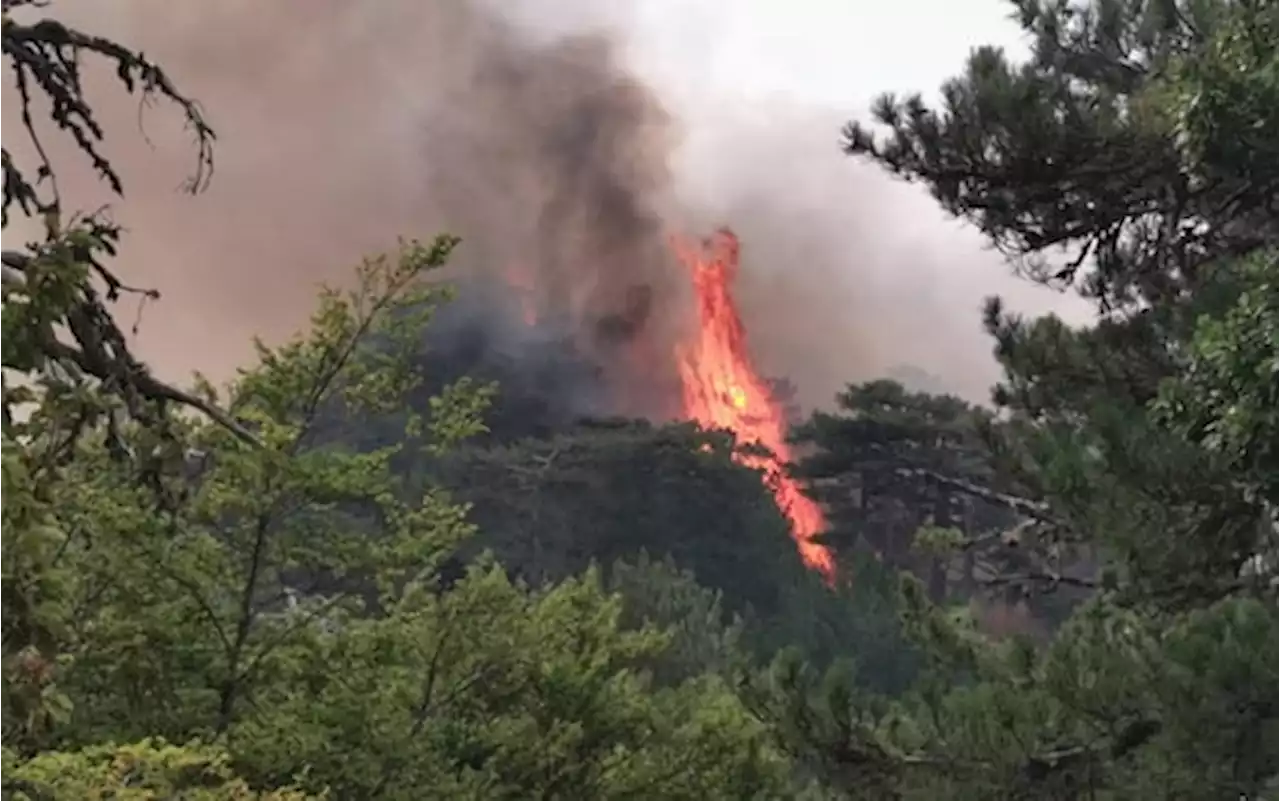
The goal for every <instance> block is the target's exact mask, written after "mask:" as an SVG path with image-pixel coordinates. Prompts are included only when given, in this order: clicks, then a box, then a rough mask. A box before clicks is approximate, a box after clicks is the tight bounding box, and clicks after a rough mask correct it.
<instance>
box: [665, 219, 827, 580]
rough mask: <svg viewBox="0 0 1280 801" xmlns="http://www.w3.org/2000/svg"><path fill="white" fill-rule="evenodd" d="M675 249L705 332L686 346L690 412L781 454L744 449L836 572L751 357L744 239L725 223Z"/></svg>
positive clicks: (821, 564) (797, 530) (806, 551)
mask: <svg viewBox="0 0 1280 801" xmlns="http://www.w3.org/2000/svg"><path fill="white" fill-rule="evenodd" d="M675 249H676V253H677V255H679V257H680V261H681V262H683V263H684V265H685V266H686V267H687V268H688V269H689V271H690V273H692V277H693V286H694V290H695V292H696V294H697V301H698V331H697V334H696V336H695V337H694V339H693V341H692V342H689V343H686V344H685V345H683V346H681V347H680V348H678V357H679V358H678V362H679V368H680V379H681V384H682V389H683V404H684V414H685V416H686V417H688V418H689V419H691V420H696V421H697V422H699V423H701V424H702V425H703V426H705V427H707V428H720V429H728V430H730V431H732V432H734V434H736V435H737V437H738V440H739V441H740V442H744V443H749V442H758V443H760V444H761V445H763V446H764V447H765V448H767V449H768V450H769V451H770V453H771V454H773V455H772V456H756V455H747V454H743V455H741V456H740V458H739V460H740V461H741V462H742V463H743V464H746V465H748V466H749V467H754V468H757V469H760V470H763V471H764V474H765V480H766V482H767V483H768V485H769V488H770V490H771V491H772V492H773V494H774V497H775V498H776V500H777V502H778V507H779V508H780V509H781V510H782V512H783V513H784V514H785V515H786V516H787V519H788V520H790V522H791V535H792V537H793V538H794V539H795V541H796V545H797V547H798V548H799V550H800V557H801V558H802V559H803V560H804V562H805V564H806V565H808V566H809V567H810V568H812V569H815V570H818V571H820V572H821V573H822V574H823V575H824V576H826V577H827V578H828V579H830V578H831V577H832V575H833V571H834V563H833V561H832V558H831V553H830V552H829V551H828V550H827V549H826V548H825V547H823V546H822V545H821V544H819V543H817V542H814V538H815V537H816V536H817V535H818V534H819V533H821V532H822V530H823V528H824V526H825V520H824V517H823V514H822V509H821V508H820V507H819V506H818V504H817V503H816V502H815V501H814V500H813V499H812V498H810V497H809V496H807V495H805V494H804V492H802V491H801V489H800V486H799V484H797V482H796V481H795V479H794V478H792V477H791V476H789V475H787V474H786V473H785V472H784V471H783V468H782V466H783V464H785V463H786V462H789V461H791V448H790V446H789V444H788V443H787V440H786V430H787V425H786V419H785V415H784V413H783V410H782V408H781V407H780V406H779V404H778V403H777V401H776V400H775V399H774V398H773V395H772V393H771V392H770V390H769V387H768V385H767V384H766V383H765V382H764V381H763V380H762V379H761V378H760V376H759V375H757V374H756V371H755V367H754V366H753V365H752V363H751V358H750V354H749V353H748V351H747V332H746V328H745V327H744V326H743V324H742V318H741V317H740V316H739V315H738V309H737V306H736V305H735V303H734V298H733V295H732V292H731V285H732V284H733V281H734V278H735V277H736V276H737V273H738V239H737V237H736V236H735V235H734V234H733V233H732V232H731V231H728V230H721V231H719V232H718V233H717V234H716V236H715V237H714V238H713V239H711V240H710V241H707V242H703V243H702V246H701V247H696V248H695V247H691V246H690V245H689V244H688V243H684V242H680V241H677V242H676V243H675Z"/></svg>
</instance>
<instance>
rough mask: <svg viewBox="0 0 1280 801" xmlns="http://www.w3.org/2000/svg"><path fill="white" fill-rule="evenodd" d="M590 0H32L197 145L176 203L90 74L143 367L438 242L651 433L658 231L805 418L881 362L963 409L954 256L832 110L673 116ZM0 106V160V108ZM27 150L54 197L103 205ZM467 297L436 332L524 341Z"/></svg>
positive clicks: (156, 129)
mask: <svg viewBox="0 0 1280 801" xmlns="http://www.w3.org/2000/svg"><path fill="white" fill-rule="evenodd" d="M595 5H596V4H591V3H588V2H586V0H581V1H580V2H559V3H551V2H546V3H538V4H536V7H537V9H538V10H539V12H540V14H541V16H540V17H538V24H537V25H536V26H533V27H531V26H530V25H529V24H528V21H527V19H526V21H525V22H524V23H521V24H516V23H513V22H511V21H509V20H507V19H505V18H504V17H503V12H500V11H498V10H496V9H499V8H500V7H501V6H500V4H498V3H489V4H486V3H481V2H479V0H473V2H439V3H425V2H415V1H414V0H365V1H364V2H354V1H353V0H275V1H274V2H271V3H255V2H249V0H221V2H216V3H207V2H204V3H202V2H194V1H189V2H174V0H113V2H112V3H109V4H102V3H93V2H90V0H60V2H58V3H56V4H54V6H53V11H54V12H55V13H57V14H59V15H60V16H62V17H63V18H65V19H68V20H69V21H71V22H73V23H75V24H79V25H81V26H83V27H85V28H87V29H92V30H94V31H97V32H101V33H103V34H105V35H108V36H111V37H113V38H117V39H119V40H120V41H122V42H124V43H127V44H130V45H132V46H135V47H137V48H140V49H142V50H144V51H145V52H146V53H147V54H148V55H149V56H151V57H152V58H154V59H156V60H158V61H160V62H161V63H162V64H164V65H165V66H166V68H167V70H168V72H169V73H170V75H171V77H172V78H173V79H174V80H175V82H177V83H178V84H180V85H181V86H182V87H183V88H184V90H185V91H187V92H188V93H190V94H191V95H193V96H195V97H197V98H199V99H200V101H201V102H202V104H203V105H204V107H205V109H206V112H207V115H208V117H209V119H210V121H211V122H212V124H213V125H214V127H215V128H216V129H217V131H218V134H219V143H218V150H217V172H216V173H215V175H214V179H213V183H212V185H211V187H210V188H209V190H208V191H207V192H206V193H204V194H203V195H200V196H198V197H194V198H192V197H186V196H184V195H181V194H179V193H178V191H177V186H178V185H179V183H180V182H181V179H182V177H183V176H184V170H185V168H186V167H187V166H188V159H190V158H191V155H192V154H191V153H190V152H189V151H188V150H187V149H185V147H184V145H185V144H186V141H185V140H184V138H183V136H182V133H181V131H180V130H179V129H178V126H177V124H176V120H175V116H174V115H173V114H172V113H169V112H167V111H166V110H165V109H164V108H163V107H156V108H152V109H146V110H142V111H141V112H140V110H139V108H138V106H137V103H136V100H134V99H131V98H128V97H127V96H124V95H122V94H121V92H120V91H119V90H118V88H117V87H115V86H114V85H112V84H111V83H110V81H109V79H108V77H107V76H106V75H97V76H92V75H91V76H90V77H91V80H90V87H91V91H92V92H93V93H94V95H95V97H96V98H97V107H98V109H99V112H100V117H101V119H102V122H103V124H104V127H105V128H106V129H107V131H108V137H109V140H108V143H107V150H108V153H109V154H110V155H111V157H112V158H113V160H114V161H115V163H116V165H117V167H118V168H119V170H120V172H121V173H122V174H123V175H124V176H125V182H126V198H125V200H123V201H120V202H114V209H115V216H116V218H117V219H118V220H119V221H120V222H121V223H123V224H124V225H125V226H126V227H127V228H128V229H130V231H131V233H130V235H129V237H128V238H127V241H126V243H125V247H124V248H123V251H122V254H121V263H122V265H124V266H122V268H121V269H122V272H124V273H125V274H126V275H127V276H128V277H129V279H130V280H131V281H132V282H133V283H135V284H146V285H150V286H155V287H157V288H158V289H160V290H161V292H162V293H163V294H164V299H163V300H162V302H161V303H159V304H153V305H152V306H150V307H149V308H148V309H147V310H146V315H145V317H144V318H143V324H142V326H141V328H140V334H139V342H138V346H139V348H140V349H141V350H142V352H143V353H144V355H146V356H148V357H149V358H151V359H152V360H154V362H155V363H156V364H157V365H158V366H159V367H160V369H161V370H163V371H164V372H167V373H169V374H171V375H172V374H176V373H177V374H180V373H182V372H186V371H188V370H190V369H193V368H199V369H202V370H204V371H207V372H209V373H211V374H213V375H214V376H225V375H226V374H228V373H229V371H230V370H231V369H232V368H233V367H234V366H235V365H237V364H240V363H242V362H243V361H244V360H245V359H247V358H249V357H250V354H251V352H252V351H251V348H250V345H249V339H250V336H251V335H254V334H260V335H262V336H263V337H264V338H266V339H268V340H275V339H279V338H281V337H284V336H286V335H288V334H290V333H291V332H293V331H294V330H296V329H297V328H298V327H299V326H300V325H302V324H303V323H304V322H305V315H306V314H307V313H308V311H309V310H310V307H311V302H312V299H313V297H314V291H315V288H316V285H317V284H318V283H319V282H321V281H329V282H340V281H342V280H343V279H344V278H345V277H346V276H347V275H349V272H348V271H349V269H350V267H351V266H352V265H353V264H354V263H356V262H357V261H358V260H359V259H360V258H361V257H362V256H364V255H366V254H369V253H374V252H379V251H384V250H386V249H388V248H389V247H390V246H392V245H393V244H394V242H395V240H396V237H398V236H413V237H429V236H430V235H432V234H433V233H435V232H437V231H449V232H452V233H456V234H459V235H460V236H462V237H463V240H464V242H463V245H462V248H461V250H460V251H459V254H458V259H457V261H456V264H455V266H454V268H453V270H452V273H451V275H453V276H454V277H457V278H458V279H459V280H460V281H462V282H464V283H469V284H473V285H477V286H479V285H489V286H492V285H495V284H501V285H502V286H505V287H508V288H510V287H512V286H515V287H519V288H522V289H521V291H522V292H523V293H524V294H525V295H526V296H527V299H528V300H529V301H530V302H531V305H532V306H533V307H534V308H535V310H536V315H537V318H538V323H539V326H541V327H544V328H545V327H550V328H552V329H554V330H555V331H556V332H558V333H561V334H564V335H566V336H569V337H570V338H571V339H572V340H573V341H574V342H575V344H576V345H577V347H579V348H581V349H583V350H584V351H585V352H588V353H590V354H592V355H593V356H594V357H595V358H596V359H597V360H598V361H600V362H601V363H603V364H604V365H605V367H606V368H607V369H608V370H611V371H612V373H611V376H610V381H609V382H608V383H609V385H610V386H611V387H613V389H614V392H613V394H612V398H611V399H610V401H609V403H610V404H611V405H612V406H613V408H614V410H616V411H618V412H620V413H638V412H654V411H655V410H658V409H659V407H660V406H661V400H662V398H663V396H664V394H665V393H666V391H667V387H666V385H665V383H664V382H666V381H668V380H669V379H670V372H669V371H670V364H669V359H670V351H671V343H672V342H673V341H674V337H675V336H677V335H678V334H679V325H680V323H681V321H682V320H683V319H684V311H685V309H684V307H683V305H682V304H683V302H684V301H683V293H684V292H685V291H686V290H685V288H684V276H683V273H682V270H681V268H680V267H679V266H678V265H675V264H673V263H672V260H671V257H670V255H669V253H668V249H667V244H666V237H667V235H668V234H669V233H673V232H687V233H693V234H698V233H702V232H704V231H705V230H708V229H710V228H712V227H714V226H717V225H721V224H728V225H730V226H731V227H733V228H734V229H735V230H736V231H737V232H738V233H739V234H740V235H741V237H742V241H743V244H744V260H745V263H744V274H743V277H742V286H741V287H740V288H739V291H740V296H741V299H742V303H743V306H744V312H745V314H744V317H745V319H746V323H747V326H748V328H749V330H750V332H751V337H752V344H753V347H754V349H755V351H756V353H757V354H758V356H759V358H760V360H761V361H762V363H763V366H764V368H765V370H766V372H768V373H770V374H773V375H783V374H785V375H788V376H789V377H790V378H791V379H792V380H793V381H794V383H796V384H797V385H798V386H799V388H800V399H801V400H802V401H803V402H805V403H806V404H809V405H813V404H817V403H822V402H825V401H826V400H828V399H829V398H830V397H831V395H832V393H834V391H835V390H836V389H838V388H839V386H841V385H842V384H843V383H845V382H847V381H850V380H857V379H863V378H869V377H871V376H872V375H875V374H878V373H882V372H884V371H886V370H888V369H889V368H891V367H893V366H894V365H895V364H898V363H900V362H910V363H913V364H919V365H920V366H921V367H923V368H924V369H926V370H929V371H930V372H942V374H943V376H944V379H945V380H946V381H948V382H949V385H950V386H951V387H952V388H954V389H956V390H959V391H962V392H965V393H966V394H969V395H970V396H975V395H976V396H979V397H980V396H981V395H982V394H983V390H984V387H985V385H986V384H987V383H989V380H990V378H991V376H992V372H993V371H992V366H991V363H990V359H989V358H988V357H987V356H986V351H987V346H986V344H985V342H983V340H982V338H981V335H980V333H979V331H978V318H977V304H978V302H979V300H980V298H981V295H982V294H984V293H985V291H986V290H985V288H984V289H975V288H974V287H973V286H971V284H972V280H971V279H970V278H966V277H965V274H964V272H963V271H961V270H959V269H956V268H957V265H958V264H959V263H961V262H965V261H966V260H967V261H969V262H973V261H975V257H976V254H977V253H978V250H977V247H976V244H975V240H974V239H973V238H972V237H971V236H970V235H968V234H965V233H962V232H958V231H955V230H952V231H946V230H944V229H943V228H942V226H941V223H940V218H939V216H938V215H937V213H936V212H935V211H933V210H932V209H931V208H929V204H928V202H927V199H924V200H922V198H921V196H920V195H919V193H917V192H912V191H908V190H906V189H904V188H903V187H902V186H900V185H896V184H892V183H891V182H889V181H887V179H885V178H883V176H880V175H879V174H877V173H876V172H875V171H874V170H871V169H870V168H865V167H859V166H857V165H854V164H852V163H850V162H849V161H848V160H847V159H844V158H843V157H842V156H841V155H840V154H839V152H838V148H837V141H836V134H837V131H838V127H839V124H840V122H841V121H842V116H843V115H841V114H838V113H834V112H830V111H826V110H821V109H818V110H815V109H806V108H803V107H787V106H786V105H785V104H778V105H776V106H774V107H771V108H770V109H768V110H767V111H765V112H758V111H753V110H750V109H747V108H746V107H745V106H734V105H732V104H727V105H717V104H714V103H710V104H705V105H699V104H698V103H697V102H696V101H695V102H693V103H692V105H691V103H690V98H695V99H696V98H697V96H698V95H697V92H696V88H694V89H691V88H690V87H687V86H686V87H671V86H658V87H655V86H654V85H652V82H651V81H646V80H645V79H644V78H643V77H642V76H641V75H640V74H639V73H638V71H637V70H636V68H635V66H634V65H633V64H632V63H631V61H630V59H629V57H628V55H627V48H626V45H628V43H629V42H628V35H629V34H628V26H627V20H626V19H625V17H619V16H618V15H617V14H614V15H612V19H610V20H609V22H611V23H612V25H613V27H612V28H607V29H600V28H598V27H597V26H596V24H595V23H596V22H598V21H599V20H593V19H592V18H591V9H592V8H594V7H595ZM534 16H537V15H527V18H532V17H534ZM534 27H536V30H535V29H533V28H534ZM677 89H679V90H680V91H677ZM5 109H6V113H5V115H4V135H5V137H6V143H14V142H15V141H16V140H17V139H18V138H19V136H20V131H19V129H18V126H17V125H16V122H17V121H16V120H15V119H14V115H13V114H12V113H11V112H12V110H13V109H14V103H13V97H12V93H11V92H10V90H9V89H8V88H6V89H5ZM140 126H141V131H140V130H139V128H140ZM53 149H54V153H55V158H56V159H58V160H59V162H60V163H61V164H62V165H63V175H62V189H63V193H64V195H67V196H69V197H72V198H76V199H77V200H79V205H80V206H81V207H83V208H86V209H88V208H94V207H96V206H97V205H99V204H100V203H101V202H107V201H113V199H112V198H111V197H110V196H108V195H107V194H106V193H105V191H104V190H103V189H102V187H100V186H99V185H97V184H96V183H95V181H94V180H93V178H92V176H91V175H90V174H89V172H88V170H87V169H85V168H84V167H85V165H84V164H83V162H82V160H79V159H78V158H77V155H76V154H75V153H74V152H72V151H71V150H70V149H69V148H68V147H66V146H65V144H63V143H59V145H58V146H56V147H54V148H53ZM18 233H19V234H20V233H21V232H20V231H19V232H18ZM977 260H980V259H977ZM990 274H991V273H988V275H990ZM1002 289H1003V288H1002ZM491 296H492V293H488V294H486V293H480V292H477V293H475V294H474V296H473V297H472V298H471V299H470V300H468V299H466V298H464V300H463V302H462V304H460V306H459V311H465V312H466V313H467V314H472V315H480V316H485V318H486V324H487V325H488V326H489V328H490V329H491V332H492V333H493V335H494V336H495V337H496V338H497V339H498V340H500V341H508V342H511V343H517V344H518V343H519V342H520V341H521V340H522V338H524V337H526V336H528V329H527V327H526V326H525V324H524V322H523V321H522V320H521V319H520V315H518V314H512V313H511V311H510V305H509V304H507V305H505V306H504V305H502V304H493V303H489V302H487V301H485V300H484V298H487V297H491ZM499 308H501V311H496V309H499ZM940 367H942V368H945V369H944V370H940V369H939V368H940Z"/></svg>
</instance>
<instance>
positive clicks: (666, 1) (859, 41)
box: [492, 0, 1020, 109]
mask: <svg viewBox="0 0 1280 801" xmlns="http://www.w3.org/2000/svg"><path fill="white" fill-rule="evenodd" d="M492 1H493V2H495V3H499V2H500V0H492ZM501 5H502V7H503V10H504V13H505V14H507V15H513V14H514V15H517V16H519V17H520V18H522V19H523V20H524V21H525V22H527V23H530V24H531V25H533V26H535V27H549V28H551V29H553V30H556V29H559V30H563V28H564V27H576V26H577V25H581V24H583V23H586V24H591V23H597V24H600V23H602V24H609V23H611V22H614V23H619V22H620V21H621V20H624V19H625V20H626V24H625V27H626V29H627V30H628V31H629V33H630V34H631V35H632V39H633V55H634V58H635V61H636V64H637V65H638V66H639V67H640V69H642V70H643V71H644V72H645V73H646V74H648V75H651V76H653V77H655V78H656V79H657V80H659V81H661V82H662V83H663V84H664V85H667V86H671V87H678V86H679V85H681V84H686V85H691V84H697V85H699V86H700V87H701V88H703V89H705V90H707V91H709V92H710V91H714V92H715V93H717V94H720V95H738V96H740V97H743V98H747V99H752V100H755V99H764V98H767V97H772V96H776V95H785V96H787V97H789V98H792V99H794V100H798V101H803V102H806V103H814V104H818V105H823V106H830V107H835V108H841V109H853V108H856V107H859V106H865V104H866V103H867V102H868V101H869V100H870V99H871V98H872V97H874V96H875V95H876V94H878V93H879V92H880V91H884V90H893V91H902V92H907V91H925V92H931V91H932V90H934V89H935V88H936V87H937V86H938V84H939V83H941V81H943V80H944V79H945V78H947V77H949V76H951V75H953V74H955V73H956V72H957V71H958V69H959V68H960V67H961V65H962V64H963V62H964V59H965V57H966V56H967V55H968V53H969V51H970V50H971V49H972V48H974V47H976V46H978V45H983V44H998V45H1002V46H1005V47H1007V48H1009V49H1011V50H1012V51H1014V52H1017V51H1018V50H1019V49H1020V40H1019V33H1020V32H1019V30H1018V28H1017V26H1016V25H1015V24H1014V23H1013V22H1012V21H1011V20H1010V18H1009V14H1010V11H1011V6H1010V4H1009V3H1008V2H1007V0H877V1H876V2H865V1H864V2H849V0H844V2H841V0H635V2H632V3H622V2H616V1H615V2H598V3H593V4H585V3H584V4H581V5H583V6H587V5H590V6H591V7H590V8H583V9H581V10H576V11H575V13H574V14H573V15H572V16H570V17H568V18H566V15H565V14H564V13H563V12H564V9H565V7H566V5H568V4H566V3H564V2H563V0H534V2H526V3H524V4H523V5H517V4H514V3H510V2H505V3H501ZM548 9H550V13H549V14H548V13H546V12H547V10H548ZM549 18H553V19H554V21H552V22H548V19H549Z"/></svg>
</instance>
